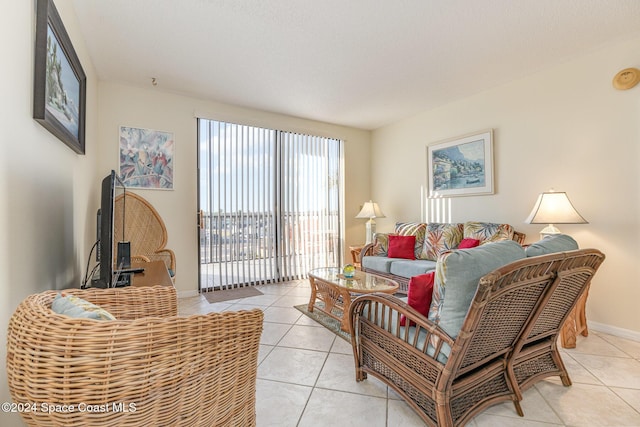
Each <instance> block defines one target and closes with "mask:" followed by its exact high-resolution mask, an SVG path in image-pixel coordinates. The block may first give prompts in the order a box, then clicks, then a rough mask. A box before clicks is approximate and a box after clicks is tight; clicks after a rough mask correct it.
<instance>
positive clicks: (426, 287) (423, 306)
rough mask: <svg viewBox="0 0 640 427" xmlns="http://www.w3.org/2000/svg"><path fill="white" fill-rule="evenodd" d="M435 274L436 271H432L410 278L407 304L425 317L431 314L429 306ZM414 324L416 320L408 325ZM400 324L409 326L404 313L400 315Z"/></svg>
mask: <svg viewBox="0 0 640 427" xmlns="http://www.w3.org/2000/svg"><path fill="white" fill-rule="evenodd" d="M434 275H435V271H430V272H428V273H427V274H421V275H419V276H413V277H412V278H411V280H409V292H408V294H407V304H409V305H410V306H411V307H412V308H414V309H415V310H416V311H417V312H418V313H420V314H422V315H423V316H424V317H427V315H428V314H429V308H430V307H431V295H432V294H433V281H434ZM412 325H415V322H410V325H408V326H412ZM400 326H407V318H406V317H405V316H404V314H403V315H401V316H400Z"/></svg>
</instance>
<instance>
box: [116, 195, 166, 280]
mask: <svg viewBox="0 0 640 427" xmlns="http://www.w3.org/2000/svg"><path fill="white" fill-rule="evenodd" d="M123 203H124V205H125V206H124V208H125V209H124V216H125V221H124V230H123V229H122V211H123V209H122V204H123ZM113 222H114V229H113V238H114V239H116V240H120V239H121V238H122V236H124V238H125V240H128V241H130V242H131V260H132V261H144V262H149V261H164V263H165V264H166V265H167V269H168V270H169V272H170V273H171V277H172V278H173V277H175V272H176V256H175V254H174V253H173V251H172V250H171V249H167V248H165V246H166V244H167V228H166V227H165V225H164V221H162V217H160V214H158V212H157V211H156V210H155V209H154V207H153V206H151V204H150V203H149V202H148V201H147V200H145V199H144V198H143V197H141V196H139V195H137V194H135V193H131V192H127V193H126V196H125V195H123V194H120V195H118V197H116V200H115V215H114V221H113Z"/></svg>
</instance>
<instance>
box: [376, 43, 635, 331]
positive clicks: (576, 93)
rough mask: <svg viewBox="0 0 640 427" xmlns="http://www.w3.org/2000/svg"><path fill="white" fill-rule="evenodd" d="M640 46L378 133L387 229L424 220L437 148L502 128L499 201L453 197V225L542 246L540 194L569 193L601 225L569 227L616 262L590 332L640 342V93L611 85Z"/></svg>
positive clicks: (607, 273)
mask: <svg viewBox="0 0 640 427" xmlns="http://www.w3.org/2000/svg"><path fill="white" fill-rule="evenodd" d="M639 48H640V39H633V40H626V41H620V42H618V43H615V44H612V45H608V46H605V47H603V48H602V49H601V50H598V51H593V52H590V53H588V54H584V55H582V56H579V57H576V58H574V59H572V60H570V61H567V62H565V63H563V64H560V65H558V66H555V67H551V68H547V69H543V70H538V71H537V72H534V70H532V74H531V75H529V76H523V77H522V78H520V79H518V80H517V81H515V82H513V83H510V84H507V85H504V86H501V87H496V88H494V89H491V90H487V91H485V92H482V93H478V94H475V95H472V96H469V97H468V98H465V99H460V100H458V101H455V102H452V103H450V104H448V105H445V106H442V107H440V108H437V109H434V110H431V111H425V112H423V113H421V114H418V115H415V116H413V117H409V118H406V119H404V120H402V121H399V122H397V123H394V124H392V125H389V126H386V127H384V128H381V129H378V130H376V131H374V132H373V135H372V194H373V198H374V200H376V201H378V202H379V203H380V206H381V208H382V209H383V211H384V212H385V214H386V215H387V217H386V218H384V219H380V220H378V221H377V222H378V230H380V231H390V230H392V229H393V224H394V223H395V222H396V221H418V220H420V219H421V218H420V217H421V212H422V210H421V197H420V194H421V187H425V188H426V186H427V176H426V175H427V174H426V146H427V145H429V144H433V143H435V142H438V141H441V140H444V139H448V138H451V137H456V136H459V135H464V134H468V133H472V132H475V131H479V130H483V129H487V128H492V129H493V130H494V171H495V194H493V195H486V196H471V197H457V198H452V199H451V219H452V221H453V222H464V221H467V220H480V221H494V222H506V223H510V224H512V225H513V226H514V227H515V228H516V229H517V230H519V231H522V232H525V233H526V234H527V241H528V242H533V241H535V240H538V238H539V234H538V233H539V231H540V230H541V229H542V228H543V227H544V226H543V225H529V224H524V223H523V221H524V219H525V218H526V217H527V216H528V214H529V212H530V210H531V209H532V207H533V204H534V202H535V200H536V197H537V196H538V194H539V193H541V192H543V191H548V190H549V189H551V188H553V189H555V190H556V191H566V192H567V193H568V195H569V197H570V199H571V201H572V202H573V204H574V206H575V207H576V209H577V210H578V211H579V212H580V213H581V214H582V215H583V216H584V217H585V218H586V219H587V221H589V224H583V225H559V228H560V229H561V230H562V231H564V232H566V233H568V234H570V235H572V236H573V237H574V238H575V239H576V240H577V241H578V243H579V244H580V246H581V247H585V248H586V247H595V248H598V249H600V250H602V251H603V252H604V253H605V254H606V256H607V259H606V261H605V262H604V264H603V266H602V267H601V269H600V271H599V272H598V274H597V275H596V277H595V278H594V280H593V283H592V286H591V292H590V296H589V300H588V303H587V318H588V321H589V323H590V326H591V327H592V328H593V329H600V330H607V331H610V332H613V333H617V334H619V335H623V336H630V337H633V338H635V339H640V323H639V322H638V308H637V303H638V301H640V286H638V282H639V281H640V267H639V265H638V262H637V245H638V237H640V223H639V218H640V192H639V190H640V188H639V184H640V170H639V168H638V161H639V160H640V86H636V87H635V88H633V89H631V90H628V91H619V90H616V89H614V88H613V87H612V84H611V81H612V78H613V76H614V75H615V74H616V73H617V72H618V71H620V70H621V69H624V68H627V67H640V57H638V49H639ZM473 77H474V76H473V72H472V70H470V73H469V75H468V78H471V79H472V78H473ZM408 170H410V171H413V173H411V174H407V173H406V171H408ZM394 171H397V172H394Z"/></svg>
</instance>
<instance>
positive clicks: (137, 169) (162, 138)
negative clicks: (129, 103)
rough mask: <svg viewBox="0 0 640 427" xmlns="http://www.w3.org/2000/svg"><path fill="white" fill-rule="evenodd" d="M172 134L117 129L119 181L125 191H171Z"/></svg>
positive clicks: (125, 128)
mask: <svg viewBox="0 0 640 427" xmlns="http://www.w3.org/2000/svg"><path fill="white" fill-rule="evenodd" d="M173 152H174V144H173V133H170V132H163V131H160V130H153V129H141V128H134V127H128V126H120V179H121V180H122V182H123V183H124V185H125V187H136V188H151V189H157V190H173Z"/></svg>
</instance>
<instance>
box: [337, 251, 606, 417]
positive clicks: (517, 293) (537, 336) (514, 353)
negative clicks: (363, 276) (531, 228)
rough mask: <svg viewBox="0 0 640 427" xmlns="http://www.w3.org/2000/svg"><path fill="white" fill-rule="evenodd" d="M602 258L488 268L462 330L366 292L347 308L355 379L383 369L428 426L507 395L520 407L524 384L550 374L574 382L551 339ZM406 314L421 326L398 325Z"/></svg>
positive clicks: (569, 255)
mask: <svg viewBox="0 0 640 427" xmlns="http://www.w3.org/2000/svg"><path fill="white" fill-rule="evenodd" d="M603 258H604V255H602V254H601V253H600V252H599V251H596V250H589V249H587V250H580V251H571V252H564V253H556V254H551V255H544V256H538V257H532V258H526V259H522V260H519V261H516V262H513V263H511V264H509V265H507V266H505V267H502V268H500V269H498V270H495V271H494V272H492V273H490V274H488V275H485V276H484V277H483V278H482V279H480V281H479V285H478V289H477V291H476V294H475V296H474V299H473V301H472V303H471V306H470V308H469V311H468V312H467V315H466V318H465V320H464V323H463V325H462V328H461V330H460V332H459V334H458V336H457V338H456V339H453V338H451V337H450V336H448V335H447V334H446V333H445V332H444V331H443V330H442V329H441V328H440V327H438V326H437V325H435V324H434V323H432V322H430V321H429V320H428V319H426V318H425V317H424V316H422V315H420V314H419V313H418V312H416V311H415V310H413V309H412V308H411V307H409V306H408V305H407V304H405V303H403V302H402V301H401V300H399V299H397V298H395V297H393V296H388V295H383V294H369V295H363V296H360V297H358V298H356V299H355V300H354V301H353V303H352V305H351V308H350V321H351V328H352V344H353V350H354V357H355V364H356V380H357V381H361V380H364V379H365V378H366V377H367V374H372V375H374V376H376V377H378V378H380V379H381V380H382V381H383V382H385V383H386V384H388V385H389V386H391V387H392V388H393V389H394V390H395V391H397V392H398V394H400V396H402V397H403V398H404V399H405V400H406V401H407V403H408V404H409V405H410V406H411V407H412V408H413V409H414V410H415V411H416V413H417V414H418V415H420V417H421V418H422V419H423V420H424V422H425V423H426V424H427V425H431V426H458V425H464V424H465V423H466V422H468V421H469V420H470V419H471V418H472V417H473V416H474V415H475V414H477V413H478V412H480V411H481V410H483V409H484V408H486V407H488V406H490V405H493V404H496V403H498V402H501V401H508V400H511V401H513V403H514V404H515V406H516V410H517V412H518V413H519V414H520V415H522V410H521V408H520V405H519V401H520V400H521V399H522V393H521V390H522V389H523V388H525V387H528V386H530V385H532V384H533V383H534V382H535V381H537V380H539V379H541V378H543V377H544V376H549V375H561V377H562V378H563V384H565V385H569V384H570V382H568V381H567V380H568V375H567V373H566V370H565V369H564V366H562V361H561V359H560V355H559V353H558V352H557V351H556V348H555V344H554V342H555V339H556V338H557V336H558V332H559V326H558V325H561V324H562V322H563V321H564V319H566V316H567V314H568V312H569V311H570V310H571V309H572V308H573V306H574V305H575V303H576V301H577V299H578V298H579V296H580V295H581V294H582V293H583V292H584V291H585V289H586V287H587V285H588V283H589V281H590V279H591V277H592V276H593V274H595V271H596V270H597V268H598V266H599V265H600V262H601V261H602V259H603ZM567 287H569V288H570V289H571V290H570V291H569V292H564V290H565V289H567ZM401 314H404V315H405V316H406V317H407V318H408V319H409V320H410V321H413V322H414V323H415V324H416V325H415V326H414V327H410V328H406V327H401V326H400V322H399V321H398V318H399V317H400V315H401ZM551 319H552V320H551ZM550 320H551V323H552V325H548V323H549V321H550ZM523 337H525V338H523ZM548 359H552V362H551V363H550V362H548ZM543 363H544V364H543ZM541 364H543V365H542V366H541ZM536 370H538V373H535V372H536ZM565 378H566V380H565Z"/></svg>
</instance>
